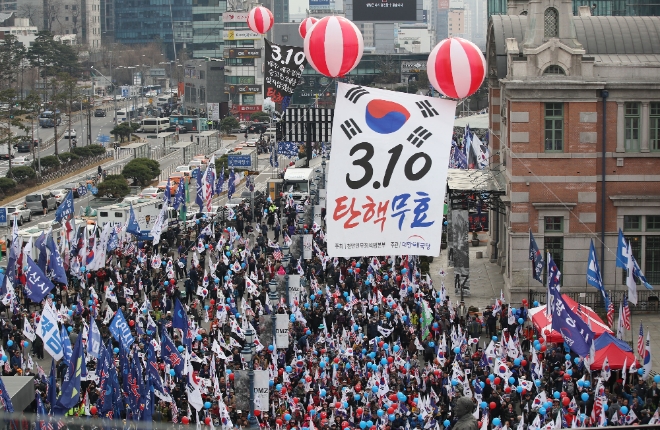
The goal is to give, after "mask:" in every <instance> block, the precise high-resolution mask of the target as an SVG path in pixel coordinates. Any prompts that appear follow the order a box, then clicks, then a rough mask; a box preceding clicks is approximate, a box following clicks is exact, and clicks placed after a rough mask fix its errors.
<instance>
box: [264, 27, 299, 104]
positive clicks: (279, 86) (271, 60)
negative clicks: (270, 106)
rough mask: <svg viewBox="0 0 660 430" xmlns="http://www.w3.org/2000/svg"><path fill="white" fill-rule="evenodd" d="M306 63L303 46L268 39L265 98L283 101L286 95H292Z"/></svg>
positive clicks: (265, 59) (265, 61) (277, 101)
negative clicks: (271, 41) (288, 44)
mask: <svg viewBox="0 0 660 430" xmlns="http://www.w3.org/2000/svg"><path fill="white" fill-rule="evenodd" d="M306 63H307V60H306V59H305V51H304V49H303V48H299V47H297V46H287V45H276V44H274V43H270V42H269V41H268V40H266V52H265V57H264V64H265V70H264V76H265V79H264V98H266V97H270V98H271V100H273V102H275V103H282V100H283V99H284V97H286V96H290V95H292V94H293V91H294V90H295V89H296V86H297V85H298V82H299V81H300V77H301V76H302V72H303V70H305V64H306Z"/></svg>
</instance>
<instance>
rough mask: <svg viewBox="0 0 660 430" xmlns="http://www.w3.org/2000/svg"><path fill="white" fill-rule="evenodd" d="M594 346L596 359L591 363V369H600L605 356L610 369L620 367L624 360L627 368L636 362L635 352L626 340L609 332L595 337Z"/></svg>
mask: <svg viewBox="0 0 660 430" xmlns="http://www.w3.org/2000/svg"><path fill="white" fill-rule="evenodd" d="M594 348H595V349H596V359H595V360H594V362H593V364H592V365H591V369H592V370H600V369H602V367H603V362H604V361H605V357H607V362H608V364H609V365H610V369H611V370H619V369H622V368H623V363H624V362H626V367H628V368H630V366H631V365H632V364H633V363H636V361H635V353H634V352H633V350H632V348H631V347H630V345H628V342H626V341H624V340H621V339H617V338H616V337H614V336H613V335H611V334H610V333H603V335H602V336H600V337H599V338H598V339H596V340H595V342H594Z"/></svg>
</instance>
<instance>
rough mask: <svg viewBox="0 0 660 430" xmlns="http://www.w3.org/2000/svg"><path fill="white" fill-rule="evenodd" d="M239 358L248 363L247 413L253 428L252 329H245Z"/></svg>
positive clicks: (254, 423)
mask: <svg viewBox="0 0 660 430" xmlns="http://www.w3.org/2000/svg"><path fill="white" fill-rule="evenodd" d="M241 358H243V361H244V362H245V363H247V364H248V378H249V380H250V412H249V413H248V425H249V428H255V427H256V426H257V425H258V422H257V419H256V418H255V416H254V361H253V360H254V331H253V330H252V328H248V329H247V330H246V331H245V345H244V346H243V350H242V351H241Z"/></svg>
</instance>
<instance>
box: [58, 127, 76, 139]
mask: <svg viewBox="0 0 660 430" xmlns="http://www.w3.org/2000/svg"><path fill="white" fill-rule="evenodd" d="M76 137H77V134H76V129H75V128H72V129H71V132H69V129H66V130H65V131H64V134H63V135H62V138H63V139H75V138H76Z"/></svg>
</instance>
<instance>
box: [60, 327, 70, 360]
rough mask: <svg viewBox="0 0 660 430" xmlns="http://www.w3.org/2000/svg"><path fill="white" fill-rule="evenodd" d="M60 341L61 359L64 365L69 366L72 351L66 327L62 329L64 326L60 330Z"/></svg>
mask: <svg viewBox="0 0 660 430" xmlns="http://www.w3.org/2000/svg"><path fill="white" fill-rule="evenodd" d="M60 339H61V340H62V354H64V357H62V359H63V360H64V362H65V363H67V364H69V363H70V362H71V356H72V355H73V351H72V350H71V339H69V333H68V332H67V331H66V327H64V325H63V326H62V328H61V329H60Z"/></svg>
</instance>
